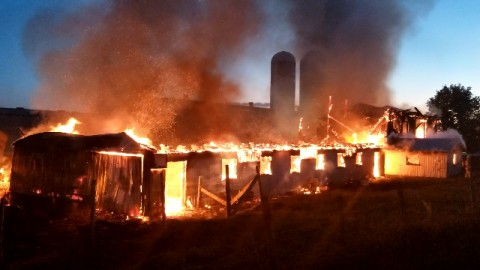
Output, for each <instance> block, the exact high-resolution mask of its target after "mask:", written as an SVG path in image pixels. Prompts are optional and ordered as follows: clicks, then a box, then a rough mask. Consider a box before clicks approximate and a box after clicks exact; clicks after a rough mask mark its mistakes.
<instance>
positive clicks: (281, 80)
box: [270, 51, 295, 112]
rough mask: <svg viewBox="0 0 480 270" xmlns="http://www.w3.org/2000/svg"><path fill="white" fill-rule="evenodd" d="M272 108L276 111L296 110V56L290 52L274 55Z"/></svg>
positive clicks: (271, 84)
mask: <svg viewBox="0 0 480 270" xmlns="http://www.w3.org/2000/svg"><path fill="white" fill-rule="evenodd" d="M270 108H271V109H272V110H273V111H276V112H278V111H284V112H293V111H294V110H295V57H294V56H293V55H292V54H291V53H289V52H285V51H282V52H279V53H277V54H275V55H274V56H273V57H272V69H271V82H270Z"/></svg>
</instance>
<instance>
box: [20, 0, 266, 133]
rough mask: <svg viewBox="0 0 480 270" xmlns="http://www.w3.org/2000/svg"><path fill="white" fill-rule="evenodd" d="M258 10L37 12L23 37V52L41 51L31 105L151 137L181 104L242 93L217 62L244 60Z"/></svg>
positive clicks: (140, 7)
mask: <svg viewBox="0 0 480 270" xmlns="http://www.w3.org/2000/svg"><path fill="white" fill-rule="evenodd" d="M213 3H214V4H213ZM105 9H108V11H107V12H104V13H105V14H102V13H101V12H100V10H105ZM256 10H257V9H256V8H255V6H254V4H253V1H231V2H230V1H229V2H227V1H215V2H209V1H178V0H171V1H111V2H109V3H106V4H105V5H102V6H96V7H92V6H90V7H88V8H87V9H85V10H80V11H76V12H73V13H72V12H70V13H62V12H58V11H57V12H52V11H46V12H45V11H44V12H42V13H39V14H38V15H37V16H35V17H34V18H32V20H31V21H30V22H29V24H28V25H27V28H26V30H25V38H24V39H25V41H24V44H26V46H25V49H26V50H27V51H28V52H33V53H37V51H42V52H43V54H42V55H41V56H40V57H39V60H38V73H39V75H40V78H41V79H42V87H41V88H40V89H38V91H37V92H36V95H35V97H34V104H35V106H37V107H49V108H52V107H53V108H62V109H66V110H80V111H87V112H91V113H93V114H95V115H97V116H98V119H99V120H100V119H108V122H107V124H105V125H106V126H104V127H105V130H106V131H112V130H118V129H123V128H125V127H126V126H134V127H137V128H143V130H144V131H149V130H151V129H152V128H153V127H155V126H169V125H171V124H172V121H173V119H174V117H175V115H176V113H177V112H178V110H179V109H180V108H182V107H183V103H184V102H185V98H188V99H194V100H205V101H208V102H225V101H231V100H232V99H233V98H234V97H235V96H236V95H237V94H238V92H239V89H238V87H237V86H236V85H235V84H234V83H233V82H231V81H227V80H225V79H224V77H223V75H222V74H221V72H220V71H219V70H218V68H217V64H218V62H219V59H223V58H226V57H228V56H229V55H235V54H241V50H242V47H243V46H244V44H243V43H244V42H245V40H246V38H247V37H249V36H251V35H253V34H255V31H256V25H258V24H259V23H258V20H259V16H258V12H257V11H256ZM49 40H51V41H54V42H52V43H53V45H51V47H50V48H49V49H44V48H42V47H43V44H45V43H48V41H49ZM37 44H39V45H42V47H40V48H39V47H35V46H36V45H37ZM58 44H61V45H58ZM166 98H168V100H167V99H166ZM97 126H102V125H99V124H97ZM98 131H99V130H96V132H98Z"/></svg>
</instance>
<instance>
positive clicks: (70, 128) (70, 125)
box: [50, 117, 81, 134]
mask: <svg viewBox="0 0 480 270" xmlns="http://www.w3.org/2000/svg"><path fill="white" fill-rule="evenodd" d="M78 124H81V122H80V121H78V120H77V119H75V118H73V117H70V119H68V121H67V123H66V124H61V123H59V124H57V125H56V126H54V127H51V128H50V131H51V132H62V133H70V134H78V131H77V130H75V127H76V126H77V125H78Z"/></svg>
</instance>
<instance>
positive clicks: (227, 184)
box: [225, 165, 232, 217]
mask: <svg viewBox="0 0 480 270" xmlns="http://www.w3.org/2000/svg"><path fill="white" fill-rule="evenodd" d="M225 174H226V177H225V193H226V201H227V217H230V216H231V214H232V202H231V194H230V171H229V168H228V165H225Z"/></svg>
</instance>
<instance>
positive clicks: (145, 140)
mask: <svg viewBox="0 0 480 270" xmlns="http://www.w3.org/2000/svg"><path fill="white" fill-rule="evenodd" d="M125 133H127V135H128V136H130V137H132V139H134V140H135V141H136V142H138V143H141V144H144V145H152V140H150V139H149V138H147V137H140V136H138V135H136V134H135V132H134V129H133V128H127V129H125Z"/></svg>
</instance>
